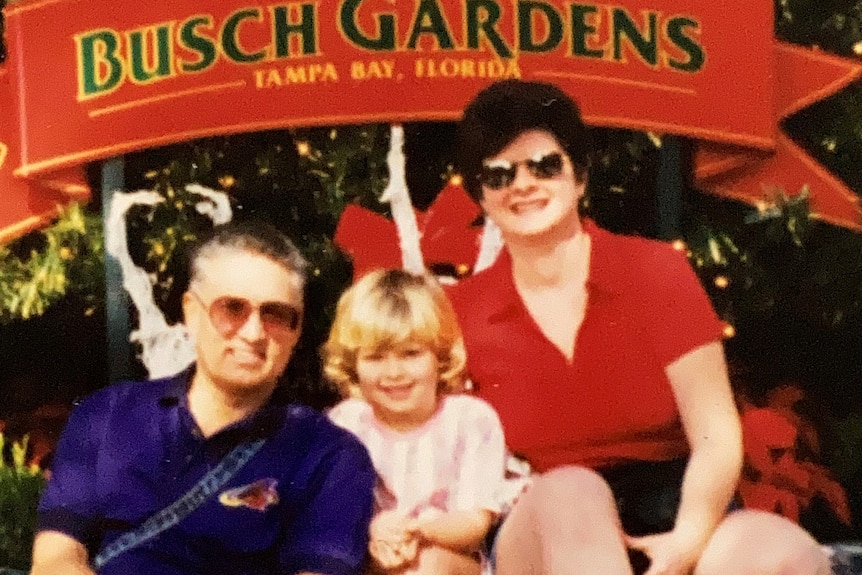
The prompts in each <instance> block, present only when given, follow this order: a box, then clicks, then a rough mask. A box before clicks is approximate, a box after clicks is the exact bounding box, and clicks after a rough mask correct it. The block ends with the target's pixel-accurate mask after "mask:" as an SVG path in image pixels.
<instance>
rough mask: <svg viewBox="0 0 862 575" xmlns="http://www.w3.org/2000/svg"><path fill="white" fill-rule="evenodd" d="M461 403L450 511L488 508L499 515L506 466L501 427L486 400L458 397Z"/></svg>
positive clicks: (504, 445) (465, 396) (504, 444)
mask: <svg viewBox="0 0 862 575" xmlns="http://www.w3.org/2000/svg"><path fill="white" fill-rule="evenodd" d="M458 399H459V400H460V401H461V402H462V404H463V405H462V408H461V409H462V415H461V418H462V422H461V425H459V429H460V433H461V434H462V437H463V439H464V449H463V450H462V451H461V455H460V457H461V461H460V462H459V464H460V471H459V473H458V481H457V485H455V486H454V488H453V493H452V496H453V509H454V510H469V509H487V510H489V511H493V512H495V513H499V512H500V502H499V491H500V489H501V486H502V484H503V479H504V476H505V464H506V443H505V439H504V437H503V427H502V425H501V424H500V419H499V417H498V416H497V413H496V412H495V411H494V409H493V408H492V407H491V406H490V405H489V404H488V403H486V402H485V401H483V400H481V399H479V398H476V397H471V396H467V395H464V396H459V397H458Z"/></svg>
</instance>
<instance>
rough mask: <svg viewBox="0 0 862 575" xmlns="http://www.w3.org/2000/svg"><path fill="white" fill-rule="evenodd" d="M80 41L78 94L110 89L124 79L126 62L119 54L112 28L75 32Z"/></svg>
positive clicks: (77, 41) (83, 96) (82, 97)
mask: <svg viewBox="0 0 862 575" xmlns="http://www.w3.org/2000/svg"><path fill="white" fill-rule="evenodd" d="M75 43H76V44H78V98H79V99H84V98H90V97H92V96H95V95H97V94H99V93H101V92H110V91H112V90H114V89H115V88H117V87H118V86H119V85H120V84H121V83H122V82H123V62H122V61H121V60H120V59H119V58H117V47H118V46H119V45H120V42H119V40H118V39H117V33H116V32H114V31H113V30H97V31H95V32H90V33H89V34H84V35H82V36H75Z"/></svg>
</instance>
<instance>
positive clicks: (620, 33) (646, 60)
mask: <svg viewBox="0 0 862 575" xmlns="http://www.w3.org/2000/svg"><path fill="white" fill-rule="evenodd" d="M691 6H692V4H691V2H687V1H681V0H647V1H643V0H640V1H628V2H625V6H621V5H620V4H618V3H608V4H582V3H573V2H562V1H543V2H540V1H524V0H520V1H517V2H509V1H506V2H503V1H495V0H417V1H416V2H397V3H396V2H391V1H388V0H338V1H335V0H321V1H316V2H315V1H309V2H286V3H278V4H263V3H260V4H256V3H252V2H249V1H248V0H243V1H238V0H234V1H222V2H217V3H216V2H213V3H208V5H207V10H205V11H204V10H201V4H200V3H198V2H191V1H185V2H183V1H179V2H177V1H174V2H155V1H149V2H147V1H143V2H130V3H124V4H123V6H122V9H121V10H118V9H117V6H116V4H110V5H108V4H107V3H104V2H97V1H89V2H78V1H72V0H57V1H47V2H46V1H42V2H31V3H26V2H23V3H16V4H13V5H12V6H10V7H9V8H8V9H7V12H8V15H7V28H8V37H9V40H10V41H9V44H10V47H9V54H10V62H9V63H8V65H9V66H10V67H13V68H15V75H14V80H13V84H15V91H16V94H17V96H18V103H19V106H20V110H21V122H22V126H26V127H25V130H24V134H23V140H24V142H25V145H23V146H22V157H21V165H20V166H19V168H18V173H19V174H21V175H24V176H27V175H31V174H34V173H39V172H42V171H45V170H50V169H54V168H57V167H60V166H68V165H75V164H80V163H81V162H83V161H87V160H92V159H96V158H104V157H106V156H111V155H116V154H121V153H123V152H126V151H129V150H136V149H141V148H145V147H150V146H158V145H163V144H167V143H170V142H176V141H179V140H184V139H189V138H196V137H201V136H207V135H213V134H224V133H233V132H241V131H250V130H261V129H266V128H273V127H283V126H296V125H312V124H342V123H362V122H376V121H405V120H411V119H441V120H454V119H457V118H458V117H459V116H460V114H461V111H462V109H463V107H464V105H465V104H466V103H467V101H468V100H469V99H470V98H471V97H472V96H473V95H474V94H475V93H476V91H477V90H479V89H480V88H481V87H482V86H484V85H486V84H488V83H490V82H491V81H493V80H494V79H497V78H500V77H511V76H517V77H521V78H528V79H540V80H548V81H553V82H555V83H558V84H560V85H561V86H562V87H564V88H565V89H566V90H567V91H569V92H571V93H572V94H573V95H576V97H577V98H578V100H579V101H580V102H581V104H582V106H583V109H584V113H585V116H586V119H587V120H588V121H589V122H591V123H593V124H597V125H603V126H626V127H635V128H641V129H645V130H655V131H660V132H675V133H682V134H689V135H694V136H697V137H701V138H708V139H714V140H719V141H724V142H729V143H736V144H741V145H745V146H754V147H759V148H770V147H771V145H772V137H773V129H774V123H773V121H772V120H773V113H772V98H771V97H764V98H753V97H752V94H767V95H770V96H771V94H772V91H773V86H772V69H773V68H772V52H771V49H770V47H771V45H772V33H771V21H772V7H771V5H770V4H769V3H767V2H758V3H754V4H753V5H748V6H746V9H745V10H727V9H725V8H722V7H721V5H718V4H714V3H713V4H709V3H707V4H703V5H702V6H701V7H698V8H697V9H692V8H691ZM719 103H720V105H719Z"/></svg>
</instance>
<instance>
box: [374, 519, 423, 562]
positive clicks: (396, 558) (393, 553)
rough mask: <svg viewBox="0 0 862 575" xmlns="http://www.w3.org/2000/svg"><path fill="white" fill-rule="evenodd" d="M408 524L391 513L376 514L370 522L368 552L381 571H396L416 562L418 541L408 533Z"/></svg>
mask: <svg viewBox="0 0 862 575" xmlns="http://www.w3.org/2000/svg"><path fill="white" fill-rule="evenodd" d="M409 523H410V520H409V519H408V518H407V517H405V516H404V515H401V514H399V513H395V512H393V511H383V512H381V513H378V514H377V515H376V516H375V517H374V519H372V520H371V525H370V526H369V534H370V536H371V540H370V542H369V544H368V551H369V552H370V553H371V557H372V558H373V559H374V560H375V561H376V562H377V564H378V565H379V566H380V567H382V568H383V569H385V570H393V569H398V568H400V567H404V566H406V565H408V564H410V563H412V562H413V561H415V560H416V555H417V553H418V551H419V540H418V538H417V537H415V536H414V535H413V533H412V532H410V531H408V529H407V527H408V524H409Z"/></svg>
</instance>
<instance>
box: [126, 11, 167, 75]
mask: <svg viewBox="0 0 862 575" xmlns="http://www.w3.org/2000/svg"><path fill="white" fill-rule="evenodd" d="M172 27H173V25H172V24H168V25H161V26H148V27H147V28H142V29H140V30H135V31H133V32H129V33H128V34H127V37H128V39H129V63H130V64H131V71H130V74H131V77H132V81H133V82H139V83H141V84H144V83H146V82H150V81H152V80H157V79H159V78H165V77H168V76H170V75H171V60H173V58H172V55H171V28H172ZM147 36H149V39H150V42H149V46H148V45H147V42H146V37H147ZM150 49H151V50H153V51H154V52H155V55H153V54H151V53H150Z"/></svg>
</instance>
